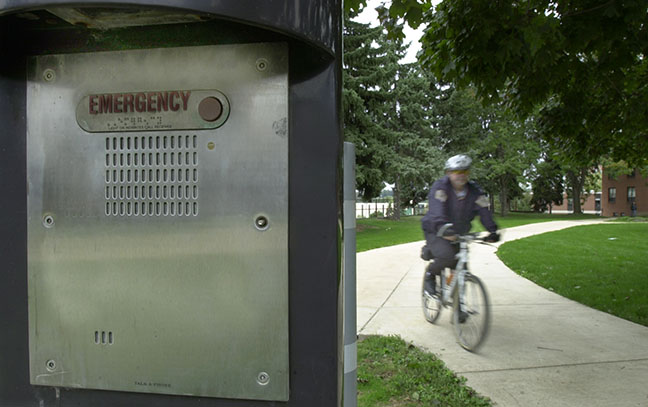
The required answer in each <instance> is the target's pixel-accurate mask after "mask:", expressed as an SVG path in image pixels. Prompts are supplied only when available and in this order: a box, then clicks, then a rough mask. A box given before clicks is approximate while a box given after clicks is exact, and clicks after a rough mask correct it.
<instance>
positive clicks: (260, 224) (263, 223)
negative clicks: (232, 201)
mask: <svg viewBox="0 0 648 407" xmlns="http://www.w3.org/2000/svg"><path fill="white" fill-rule="evenodd" d="M254 226H256V228H257V229H259V230H265V229H267V228H268V218H266V217H265V216H263V215H261V216H258V217H257V218H256V220H255V221H254Z"/></svg>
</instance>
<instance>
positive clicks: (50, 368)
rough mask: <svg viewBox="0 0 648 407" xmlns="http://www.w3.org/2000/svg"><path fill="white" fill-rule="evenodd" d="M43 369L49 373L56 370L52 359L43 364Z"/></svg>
mask: <svg viewBox="0 0 648 407" xmlns="http://www.w3.org/2000/svg"><path fill="white" fill-rule="evenodd" d="M45 367H46V368H47V370H49V371H50V372H52V371H54V370H55V369H56V362H55V361H54V360H52V359H50V360H48V361H47V363H45Z"/></svg>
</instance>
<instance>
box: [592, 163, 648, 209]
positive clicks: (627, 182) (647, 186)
mask: <svg viewBox="0 0 648 407" xmlns="http://www.w3.org/2000/svg"><path fill="white" fill-rule="evenodd" d="M602 186H603V188H602V189H603V191H602V192H603V196H602V197H601V206H602V213H601V215H603V216H630V215H631V214H632V212H631V205H632V202H635V204H636V205H637V215H642V216H646V215H648V177H644V176H643V175H641V173H640V172H639V171H638V170H636V169H635V170H634V171H633V172H632V173H631V174H628V175H619V176H617V177H616V178H614V177H612V176H610V175H608V174H607V173H606V172H605V168H604V169H603V185H602Z"/></svg>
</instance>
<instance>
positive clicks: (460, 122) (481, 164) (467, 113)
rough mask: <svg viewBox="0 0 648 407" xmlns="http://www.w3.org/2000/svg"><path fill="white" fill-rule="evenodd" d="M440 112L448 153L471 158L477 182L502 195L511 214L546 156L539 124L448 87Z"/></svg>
mask: <svg viewBox="0 0 648 407" xmlns="http://www.w3.org/2000/svg"><path fill="white" fill-rule="evenodd" d="M438 112H439V119H438V129H439V132H440V136H441V140H442V141H443V143H444V144H443V149H444V151H445V152H446V154H447V155H448V156H451V155H454V154H460V153H467V154H469V155H470V156H471V157H472V158H473V162H474V164H473V171H472V178H473V179H474V180H476V181H477V182H478V183H479V184H480V186H481V187H482V188H484V189H485V190H486V192H488V193H489V194H491V195H497V196H498V197H499V199H500V205H499V207H500V208H501V210H502V211H503V212H502V213H504V212H506V211H507V210H508V207H509V202H510V200H511V199H514V198H516V197H519V196H521V195H522V193H523V191H522V189H521V188H520V186H519V185H520V183H523V182H524V181H525V175H526V173H527V172H529V170H530V169H531V166H532V164H533V163H535V162H536V161H537V159H538V157H539V154H540V145H539V143H538V141H537V137H536V129H535V122H534V120H533V119H528V120H519V119H517V118H516V117H515V116H514V115H512V114H511V113H510V112H509V111H508V110H507V109H506V108H505V107H504V106H502V105H492V106H486V107H485V106H483V105H482V104H481V103H480V102H479V101H478V99H477V97H476V93H475V90H474V89H473V88H470V87H469V88H466V89H455V88H454V87H453V86H447V87H445V90H444V94H443V98H442V100H441V101H440V102H439V108H438Z"/></svg>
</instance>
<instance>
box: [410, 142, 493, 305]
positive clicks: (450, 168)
mask: <svg viewBox="0 0 648 407" xmlns="http://www.w3.org/2000/svg"><path fill="white" fill-rule="evenodd" d="M471 164H472V160H471V159H470V157H468V156H467V155H463V154H460V155H455V156H453V157H450V158H449V159H448V161H446V163H445V172H446V175H445V176H444V177H443V178H441V179H439V180H437V181H436V182H435V183H434V184H433V185H432V188H431V189H430V194H429V195H428V200H429V208H428V213H427V214H426V215H425V216H424V217H423V219H422V220H421V223H422V225H421V226H422V227H423V233H424V234H425V240H426V242H427V248H428V249H429V251H430V252H431V253H432V256H433V257H434V261H433V262H431V263H430V264H429V266H428V267H427V269H426V270H425V278H424V289H425V291H427V293H428V294H430V295H434V294H435V291H436V278H435V276H437V275H439V274H440V273H441V270H443V269H444V268H446V267H450V268H454V267H455V266H456V264H457V259H456V258H455V255H456V254H457V252H458V251H459V247H458V245H456V244H452V242H454V241H455V240H456V239H457V237H456V235H458V234H459V235H461V234H465V233H468V232H469V231H470V227H471V222H472V220H473V219H474V218H475V215H476V214H479V217H480V220H481V223H482V224H483V225H484V227H485V228H486V230H487V231H489V232H490V234H489V235H488V237H486V239H484V240H485V241H488V242H497V241H499V234H497V224H495V221H493V217H492V216H491V213H490V211H489V209H488V205H489V202H488V198H487V197H486V195H484V193H483V192H482V191H481V189H480V188H479V186H477V184H475V183H474V182H472V181H469V180H468V178H469V175H470V165H471Z"/></svg>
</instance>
